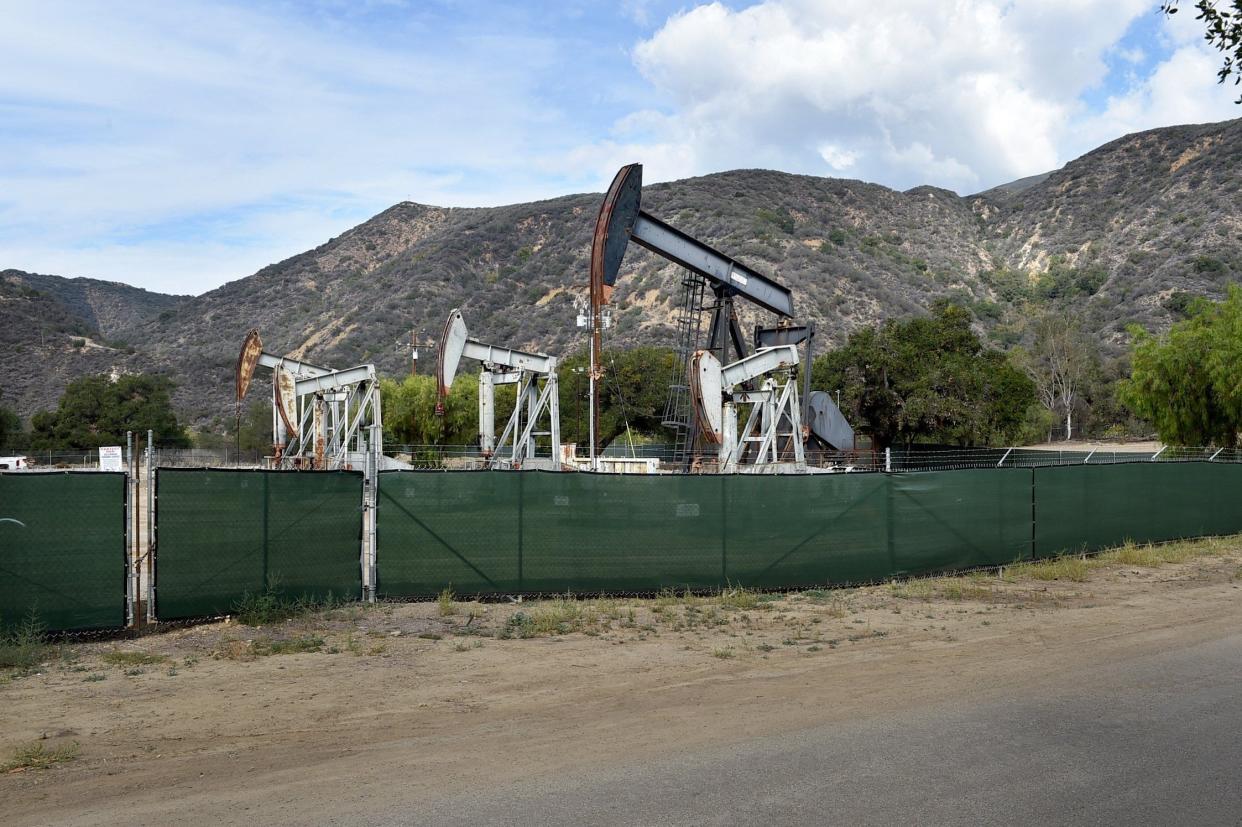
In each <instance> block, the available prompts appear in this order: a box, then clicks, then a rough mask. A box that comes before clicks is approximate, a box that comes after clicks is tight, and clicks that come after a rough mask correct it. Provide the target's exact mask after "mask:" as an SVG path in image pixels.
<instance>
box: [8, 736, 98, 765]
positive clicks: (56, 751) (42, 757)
mask: <svg viewBox="0 0 1242 827" xmlns="http://www.w3.org/2000/svg"><path fill="white" fill-rule="evenodd" d="M78 752H79V747H78V742H77V741H74V742H73V743H70V744H61V745H60V746H58V747H51V748H50V749H49V748H48V747H47V746H46V745H45V744H44V743H43V742H42V741H34V742H32V743H29V744H23V745H21V746H19V747H18V748H17V749H15V750H13V757H12V758H10V759H9V760H8V761H7V762H5V763H4V764H0V772H19V771H21V770H45V769H47V768H48V767H51V766H54V765H56V764H63V763H64V762H65V761H72V760H73V759H74V758H77V757H78Z"/></svg>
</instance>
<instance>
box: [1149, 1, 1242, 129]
mask: <svg viewBox="0 0 1242 827" xmlns="http://www.w3.org/2000/svg"><path fill="white" fill-rule="evenodd" d="M1224 5H1226V4H1224V3H1221V2H1219V0H1198V2H1196V3H1195V10H1196V11H1198V12H1199V13H1198V14H1197V15H1195V19H1196V20H1202V21H1203V25H1204V29H1205V31H1204V33H1203V39H1204V40H1206V41H1207V42H1208V44H1209V45H1211V46H1212V47H1214V48H1215V49H1216V50H1217V51H1218V52H1222V53H1224V56H1225V57H1224V62H1223V63H1222V64H1221V67H1220V70H1219V71H1217V73H1216V76H1217V78H1219V82H1220V83H1224V82H1225V79H1226V78H1228V77H1229V76H1230V75H1234V76H1235V77H1234V79H1233V82H1234V85H1238V84H1242V0H1233V11H1229V10H1227V9H1225V10H1222V9H1221V8H1219V7H1220V6H1224ZM1177 8H1178V0H1167V2H1165V3H1162V4H1161V5H1160V10H1161V11H1162V12H1164V13H1165V14H1169V15H1171V14H1177ZM1235 103H1239V104H1242V95H1239V96H1238V99H1237V101H1235Z"/></svg>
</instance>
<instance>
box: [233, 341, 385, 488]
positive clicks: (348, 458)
mask: <svg viewBox="0 0 1242 827" xmlns="http://www.w3.org/2000/svg"><path fill="white" fill-rule="evenodd" d="M260 367H263V368H268V369H269V370H271V371H272V448H273V456H272V464H273V465H274V466H275V467H276V468H307V469H315V470H325V469H338V468H346V467H349V466H352V465H353V464H355V463H358V464H361V463H365V462H370V463H371V464H372V467H374V466H375V465H378V464H379V461H380V458H381V457H382V456H383V452H384V445H383V439H384V436H383V434H384V428H383V419H382V417H381V413H380V392H379V382H378V379H377V376H376V373H375V365H370V364H367V365H358V366H356V367H352V368H346V369H344V370H334V369H332V368H327V367H322V366H320V365H313V364H310V363H309V362H304V361H302V360H300V359H295V358H293V357H291V356H279V355H277V354H274V353H269V352H267V351H266V350H264V349H263V340H262V339H261V338H260V337H259V332H258V331H257V330H251V331H250V332H249V333H247V334H246V338H245V341H244V342H243V343H242V348H241V352H240V353H239V354H238V357H237V369H236V392H237V404H238V405H239V406H240V405H241V402H242V400H243V399H245V397H246V393H247V391H248V390H249V389H250V384H251V381H252V380H253V378H254V373H255V370H256V368H260ZM368 457H369V459H368ZM359 460H361V462H359Z"/></svg>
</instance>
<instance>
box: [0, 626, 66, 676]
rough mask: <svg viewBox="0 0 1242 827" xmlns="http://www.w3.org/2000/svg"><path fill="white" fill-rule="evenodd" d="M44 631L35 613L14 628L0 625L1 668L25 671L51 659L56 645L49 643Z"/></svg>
mask: <svg viewBox="0 0 1242 827" xmlns="http://www.w3.org/2000/svg"><path fill="white" fill-rule="evenodd" d="M44 631H45V629H44V627H43V624H42V623H40V622H39V619H38V617H37V616H35V615H34V614H33V613H31V614H30V615H29V616H28V617H27V618H26V619H25V620H23V621H22V622H21V623H19V624H18V625H17V626H14V627H13V628H12V629H9V630H5V629H4V628H3V627H0V669H14V670H16V671H18V672H25V671H27V670H30V669H33V668H35V667H36V666H38V665H39V664H41V663H43V662H44V661H47V660H50V659H51V658H52V657H53V656H54V655H55V654H56V647H54V646H49V645H48V642H47V638H46V637H44Z"/></svg>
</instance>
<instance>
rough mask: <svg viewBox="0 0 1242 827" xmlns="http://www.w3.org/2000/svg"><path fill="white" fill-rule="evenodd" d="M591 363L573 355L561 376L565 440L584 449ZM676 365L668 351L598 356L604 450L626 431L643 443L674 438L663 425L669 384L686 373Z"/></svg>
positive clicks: (587, 358)
mask: <svg viewBox="0 0 1242 827" xmlns="http://www.w3.org/2000/svg"><path fill="white" fill-rule="evenodd" d="M589 361H590V356H589V355H588V354H587V353H586V352H585V351H584V352H581V353H575V354H573V355H572V356H569V357H566V358H565V359H564V360H562V361H561V366H560V369H559V373H558V379H559V382H560V404H561V441H562V442H565V443H570V442H574V443H577V444H578V445H579V446H582V447H583V450H585V449H586V448H587V446H588V443H589V442H590V400H589V399H588V398H587V394H588V388H589V379H588V373H587V371H588V364H589ZM675 362H676V359H675V356H674V354H673V351H672V350H671V349H669V348H666V347H635V348H630V349H628V350H605V351H604V352H603V353H601V354H600V367H601V369H602V373H601V376H600V378H599V380H598V381H597V382H596V393H597V394H598V395H599V422H598V423H597V425H596V433H597V436H598V440H599V445H600V446H601V447H604V446H607V445H608V444H609V443H610V442H612V441H613V440H615V439H617V438H618V437H620V436H622V435H624V434H625V432H626V428H627V427H628V428H629V430H630V433H631V434H637V435H639V436H641V437H643V438H652V437H654V438H656V439H660V440H668V439H670V438H671V434H669V433H668V431H667V429H666V428H665V427H664V426H663V425H662V424H661V421H662V420H663V419H664V406H665V403H666V402H667V401H668V386H669V383H670V382H672V381H673V380H674V378H675V377H680V376H681V371H682V370H683V368H682V366H680V365H677V364H675ZM681 381H684V380H681Z"/></svg>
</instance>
